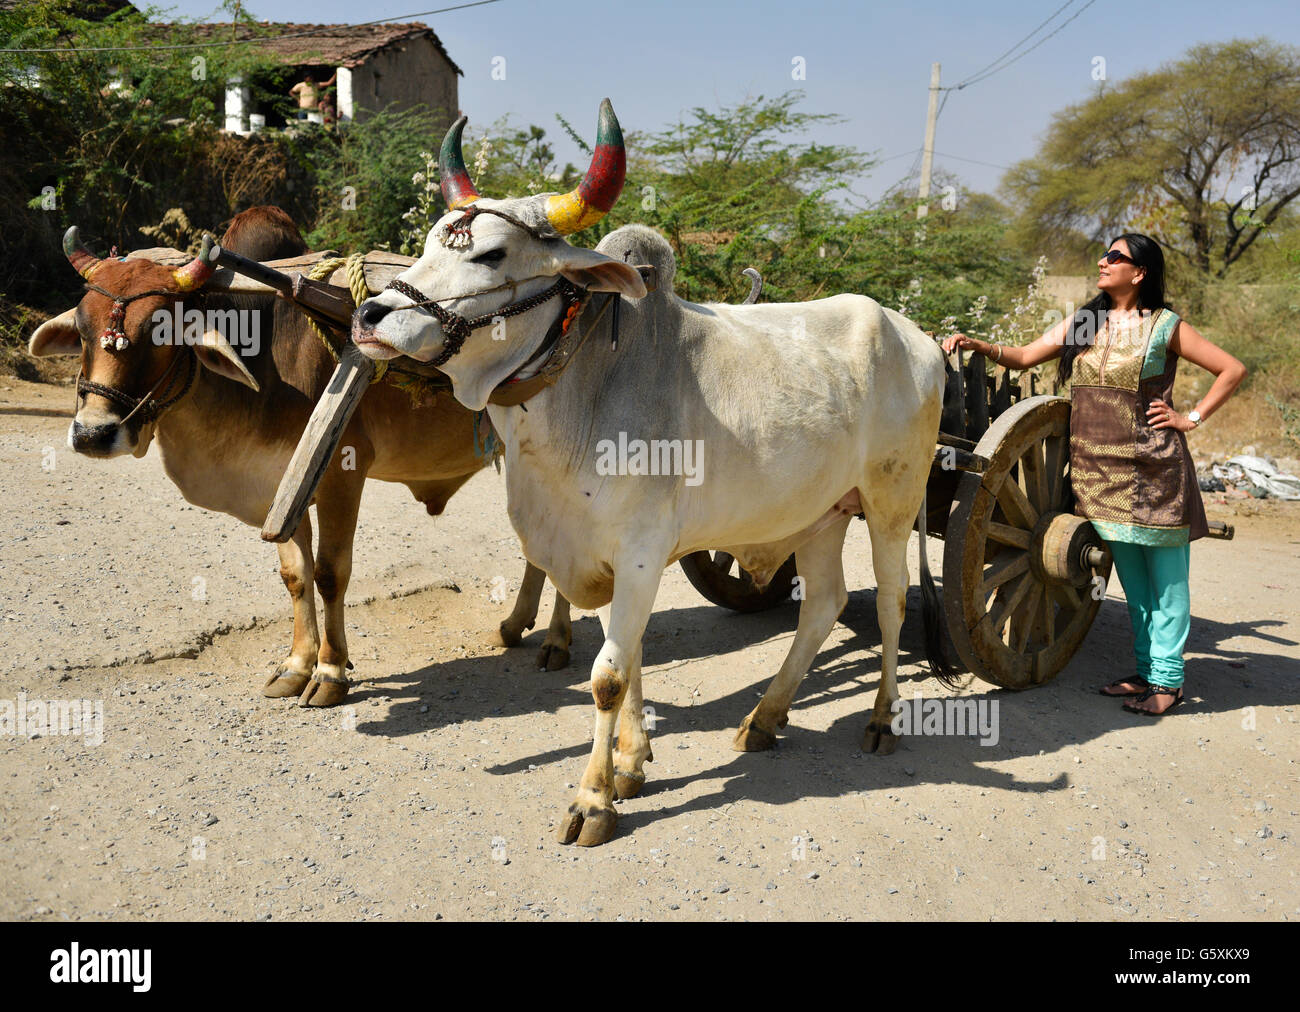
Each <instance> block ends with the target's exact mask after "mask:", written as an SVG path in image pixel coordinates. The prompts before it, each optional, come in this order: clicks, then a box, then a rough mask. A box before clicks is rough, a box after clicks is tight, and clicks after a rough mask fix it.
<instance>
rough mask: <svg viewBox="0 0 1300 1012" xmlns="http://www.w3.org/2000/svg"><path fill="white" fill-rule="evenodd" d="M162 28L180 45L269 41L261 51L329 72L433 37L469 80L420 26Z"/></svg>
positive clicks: (264, 23) (270, 24)
mask: <svg viewBox="0 0 1300 1012" xmlns="http://www.w3.org/2000/svg"><path fill="white" fill-rule="evenodd" d="M160 27H165V28H168V29H170V31H171V33H174V34H175V35H176V36H177V39H176V40H177V41H184V40H186V39H189V40H191V41H194V42H206V41H209V40H211V41H217V40H220V39H223V38H227V39H240V40H244V39H253V38H265V40H266V41H264V42H261V43H259V46H260V47H261V48H262V49H264V50H266V51H268V52H272V53H275V54H277V55H279V56H280V57H282V58H284V59H285V60H287V61H288V62H290V63H296V64H300V65H306V66H325V67H355V66H357V65H358V64H360V63H362V62H364V61H365V59H366V57H368V56H370V55H371V54H372V53H376V52H378V51H379V50H381V49H387V48H388V47H389V46H393V45H396V44H398V43H401V42H405V41H407V40H409V39H418V38H421V37H428V38H429V39H430V40H431V41H432V42H433V44H434V46H436V47H437V49H438V52H440V53H441V54H442V55H443V56H444V57H446V58H447V62H448V63H450V64H451V68H452V70H454V71H455V72H456V73H457V74H460V75H461V76H462V77H463V76H464V71H462V70H461V69H460V67H458V66H456V63H455V61H454V60H452V58H451V57H450V56H449V55H448V53H447V50H446V49H445V48H444V47H443V45H442V42H441V41H440V40H439V38H438V36H437V35H435V34H434V33H433V29H432V28H430V27H429V26H428V25H426V24H421V23H420V22H418V21H412V22H409V23H407V24H386V25H300V24H292V23H286V22H270V21H262V22H259V23H258V25H257V28H256V29H254V28H252V27H250V26H247V25H235V24H231V23H229V22H227V23H214V24H203V25H190V24H176V25H162V26H160Z"/></svg>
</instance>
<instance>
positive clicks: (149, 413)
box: [73, 353, 198, 425]
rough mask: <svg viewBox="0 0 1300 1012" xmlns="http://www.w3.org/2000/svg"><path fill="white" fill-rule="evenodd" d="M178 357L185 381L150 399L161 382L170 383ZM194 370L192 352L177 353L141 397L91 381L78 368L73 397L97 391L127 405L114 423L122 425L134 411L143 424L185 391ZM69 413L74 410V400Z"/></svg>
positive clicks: (152, 418)
mask: <svg viewBox="0 0 1300 1012" xmlns="http://www.w3.org/2000/svg"><path fill="white" fill-rule="evenodd" d="M181 359H184V360H185V363H186V375H185V381H184V382H183V383H182V384H181V388H180V389H179V390H177V391H176V393H175V394H173V395H172V396H170V397H167V398H166V399H164V400H161V401H157V400H154V395H155V394H156V393H158V391H159V390H160V389H162V388H163V384H164V383H166V384H167V385H168V386H170V385H171V383H170V381H171V378H172V374H173V373H174V372H175V370H176V366H177V364H178V363H179V362H180V361H181ZM197 374H198V368H197V367H196V365H195V362H194V356H193V355H183V354H180V353H177V354H175V355H173V356H172V360H171V362H170V363H168V365H167V368H166V369H164V370H163V374H162V375H161V376H160V377H158V382H157V383H155V384H154V385H153V388H152V389H151V390H150V391H149V392H148V393H147V394H145V395H144V396H143V397H132V396H131V395H130V394H128V393H126V392H125V391H123V390H118V389H117V388H116V387H110V386H107V385H106V384H104V383H92V382H91V381H90V380H88V379H86V378H85V377H83V376H82V374H81V370H80V369H78V370H77V392H76V396H75V398H74V400H80V399H81V398H82V397H84V396H85V395H86V394H98V395H99V396H100V397H104V398H106V399H108V400H110V401H112V402H113V403H115V404H120V405H121V406H122V407H124V408H126V409H127V413H126V415H125V416H124V417H123V418H122V419H121V420H120V421H118V423H117V424H118V425H125V424H126V423H127V422H128V421H130V420H131V419H132V418H133V417H135V415H136V414H139V415H140V421H141V423H142V424H147V423H148V422H153V421H157V420H158V418H159V417H160V416H161V415H162V413H163V412H164V411H166V410H167V409H168V408H170V407H171V406H172V405H173V404H175V403H176V402H177V401H179V400H180V399H181V398H182V397H184V396H185V395H186V394H187V393H189V391H190V387H192V386H193V385H194V377H195V376H196V375H197ZM73 413H74V414H75V413H76V412H75V404H74V412H73Z"/></svg>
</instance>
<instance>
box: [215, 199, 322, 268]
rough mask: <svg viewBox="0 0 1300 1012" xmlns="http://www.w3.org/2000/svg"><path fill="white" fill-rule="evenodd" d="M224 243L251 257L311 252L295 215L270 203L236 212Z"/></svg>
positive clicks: (279, 257)
mask: <svg viewBox="0 0 1300 1012" xmlns="http://www.w3.org/2000/svg"><path fill="white" fill-rule="evenodd" d="M221 245H222V247H223V248H225V249H228V250H232V251H234V252H235V253H238V254H239V255H240V256H245V257H248V259H249V260H288V259H289V258H290V257H296V256H299V255H300V254H303V253H306V252H307V243H306V241H305V240H304V239H303V237H302V233H301V232H299V231H298V226H297V225H295V224H294V223H293V219H292V218H290V217H289V216H288V215H287V214H285V213H284V211H282V210H281V209H280V208H278V207H273V206H270V205H265V206H262V207H250V208H249V209H248V210H247V211H241V212H240V213H239V214H237V215H235V217H234V218H233V219H232V220H231V222H230V226H229V227H228V228H227V229H226V234H225V235H223V236H222V237H221Z"/></svg>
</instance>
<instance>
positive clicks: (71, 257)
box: [63, 225, 103, 281]
mask: <svg viewBox="0 0 1300 1012" xmlns="http://www.w3.org/2000/svg"><path fill="white" fill-rule="evenodd" d="M63 255H64V256H65V257H67V258H68V262H69V263H70V264H72V269H73V270H74V271H76V272H77V273H78V274H80V275H81V276H82V277H83V278H85V279H86V280H87V281H89V280H90V275H91V274H93V273H94V272H95V268H97V267H98V266H99V265H100V264H101V263H103V261H102V260H100V259H99V257H97V256H95V254H94V253H92V252H90V250H88V249H86V245H85V243H83V242H82V241H81V235H80V233H79V232H78V231H77V226H76V225H73V226H72V227H71V228H69V229H68V230H67V231H66V232H64V233H63Z"/></svg>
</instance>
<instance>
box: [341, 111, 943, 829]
mask: <svg viewBox="0 0 1300 1012" xmlns="http://www.w3.org/2000/svg"><path fill="white" fill-rule="evenodd" d="M463 126H464V120H463V119H462V120H461V121H459V122H458V123H457V124H456V125H454V126H453V127H452V129H451V131H450V132H449V133H448V136H447V140H446V141H445V142H444V145H443V151H442V180H443V187H444V195H445V196H446V198H447V203H448V206H449V207H450V208H452V209H453V210H452V211H451V212H449V213H448V214H447V215H446V216H445V217H444V218H443V219H441V220H440V222H439V224H438V226H437V227H436V228H435V229H434V230H433V231H432V232H431V233H430V236H429V238H428V241H427V243H426V244H425V249H424V253H423V255H422V256H421V257H420V259H419V260H417V261H416V263H415V264H414V265H413V266H412V267H411V268H410V269H409V270H408V271H407V272H406V273H404V274H403V275H402V276H401V277H400V278H399V279H398V283H395V284H396V288H395V289H391V290H388V291H385V292H382V293H380V294H379V295H377V296H375V297H374V298H372V299H370V300H368V301H367V302H365V303H363V304H362V305H361V306H360V307H358V310H357V313H356V315H355V317H354V319H353V339H354V340H355V341H356V343H357V344H358V345H359V346H360V347H361V348H362V349H363V350H364V351H365V353H366V354H368V355H370V356H371V357H373V358H387V357H392V356H395V355H398V354H403V355H410V356H412V357H414V358H417V359H421V360H424V361H430V360H440V361H442V362H443V366H442V367H443V369H444V370H445V372H446V373H447V375H448V376H450V377H451V380H452V382H453V384H454V388H455V395H456V397H457V399H459V400H460V401H461V402H462V403H463V404H464V405H465V406H466V407H468V408H470V409H471V410H477V409H481V408H483V407H484V406H485V405H486V406H487V408H488V412H489V414H490V415H491V418H492V424H493V425H494V426H495V427H496V430H497V432H498V433H499V434H500V436H501V438H502V439H503V440H504V442H505V446H506V487H507V495H508V501H509V512H510V519H511V521H512V523H513V524H514V527H515V530H516V531H517V532H518V534H519V537H520V539H521V540H522V542H523V547H524V553H525V555H526V556H527V558H528V560H529V561H530V562H532V563H533V564H535V565H537V566H539V567H540V568H542V569H543V570H545V571H546V573H547V574H548V575H549V576H550V578H551V579H552V580H553V581H554V583H555V586H556V587H557V588H558V589H559V590H560V591H561V592H562V593H563V594H564V595H565V596H566V597H567V598H569V600H570V601H572V602H573V603H574V604H576V605H578V606H579V607H580V608H585V609H596V610H598V613H599V615H600V620H601V624H602V626H603V627H604V632H605V642H604V644H603V646H602V648H601V650H600V652H599V654H598V655H597V657H596V660H595V662H594V664H593V667H592V672H591V686H592V695H593V697H594V699H595V704H596V711H597V717H596V731H595V744H594V747H593V749H592V754H591V758H590V760H589V762H588V764H587V768H586V771H585V773H584V774H583V777H582V782H581V784H580V785H579V788H578V791H577V794H576V797H575V798H574V800H573V802H572V804H571V805H570V806H569V807H568V808H567V810H566V811H565V812H564V813H563V816H562V818H561V824H560V827H559V838H560V841H561V842H562V843H571V842H573V841H575V840H576V841H577V842H578V843H579V844H581V845H587V846H591V845H596V844H599V843H603V842H604V841H606V840H608V839H609V838H610V836H611V835H612V834H613V832H614V827H615V823H616V819H617V816H616V813H615V810H614V806H613V800H614V797H615V795H617V796H618V798H620V799H624V798H629V797H632V796H633V795H635V794H637V793H638V792H639V791H640V789H641V787H642V786H643V784H644V782H645V776H644V774H643V772H642V765H643V763H644V762H645V761H646V760H647V759H651V758H652V755H651V750H650V741H649V738H648V736H647V734H646V729H645V727H644V726H643V722H642V695H641V640H642V635H643V633H644V631H645V627H646V623H647V621H648V619H649V617H650V613H651V610H652V609H653V607H654V601H655V594H656V591H657V589H658V586H659V580H660V575H661V574H662V573H663V570H664V568H665V567H666V566H668V565H670V564H671V563H673V562H674V561H676V560H677V559H679V558H681V557H682V556H683V555H686V554H687V553H688V552H694V551H697V550H700V549H705V548H713V549H724V550H725V551H727V552H730V553H731V554H732V555H734V556H735V557H736V558H737V560H738V561H739V563H740V564H741V565H742V566H743V567H744V568H745V569H746V570H748V571H749V572H750V573H751V574H753V576H754V578H755V580H756V582H757V583H759V584H760V585H762V584H764V583H765V582H766V581H767V580H770V579H771V577H772V575H773V573H774V572H775V571H776V569H777V567H779V566H780V564H781V562H782V561H783V560H784V559H786V558H787V557H788V555H789V553H790V552H791V551H794V552H795V553H796V561H797V564H798V570H799V575H800V576H801V577H802V578H803V580H804V581H805V595H806V596H805V599H804V601H803V603H802V605H801V606H800V611H799V624H798V630H797V632H796V634H795V638H794V643H793V645H792V646H791V648H790V652H789V654H788V656H787V657H786V659H785V662H784V663H783V664H782V665H781V668H780V670H779V671H778V672H777V674H776V676H775V678H773V679H772V682H771V684H770V685H769V686H768V688H767V691H766V692H765V693H764V695H763V697H762V700H761V701H760V702H759V704H758V705H757V706H756V707H755V708H754V710H753V711H752V712H751V713H750V714H749V715H748V716H746V717H745V718H744V720H743V722H742V723H741V725H740V729H739V731H738V732H737V734H736V737H735V741H734V747H735V748H737V749H739V750H743V751H750V750H759V749H767V748H771V747H772V746H773V745H774V744H775V743H776V732H777V729H778V728H781V727H784V726H785V724H786V719H787V714H788V711H789V708H790V703H791V700H792V699H793V697H794V694H795V690H796V688H797V687H798V685H799V682H800V681H801V680H802V678H803V676H804V675H805V674H806V672H807V671H808V668H809V666H810V664H811V663H812V661H813V659H814V657H815V655H816V654H817V651H818V650H819V649H820V647H821V645H822V643H823V641H824V640H825V638H826V636H827V635H828V634H829V632H830V630H831V628H832V627H833V626H834V624H835V621H836V619H837V618H838V616H839V614H840V612H841V610H842V609H843V608H844V605H845V603H846V602H847V600H848V594H847V591H846V590H845V586H844V573H843V566H842V560H841V552H842V547H843V542H844V535H845V530H846V529H847V527H848V524H849V519H850V517H851V516H852V515H853V514H855V513H858V512H862V513H864V514H865V515H866V519H867V523H868V526H869V528H870V535H871V548H872V562H873V565H874V568H875V575H876V582H877V588H878V590H877V597H876V607H877V612H878V614H879V619H880V629H881V633H882V638H883V645H882V663H881V680H880V688H879V691H878V693H877V696H876V704H875V709H874V712H873V714H872V716H871V719H870V722H869V723H868V725H867V729H866V734H865V737H864V740H863V748H864V749H866V750H868V751H875V752H878V753H888V752H891V751H893V749H894V747H895V745H896V743H897V739H896V738H895V737H894V735H893V734H892V732H891V729H890V722H891V718H892V713H891V703H893V702H894V701H895V700H896V699H897V698H898V689H897V685H896V681H895V671H896V668H897V660H898V637H899V630H900V627H901V626H902V623H903V614H904V610H905V607H906V594H907V587H908V582H909V578H908V571H907V561H906V547H907V541H908V537H909V534H910V530H911V527H912V525H913V523H914V522H915V521H916V520H917V517H918V512H919V511H920V510H921V508H922V506H923V502H924V495H925V485H926V479H927V476H928V474H929V470H930V464H931V461H932V459H933V456H934V448H935V441H936V437H937V434H938V429H939V413H940V407H941V401H942V396H943V388H944V367H943V359H942V355H941V353H940V350H939V348H938V347H937V346H936V345H935V344H934V342H933V341H931V340H930V339H929V338H927V337H926V335H925V334H923V333H922V332H921V331H920V330H919V329H918V328H917V327H916V326H915V325H914V324H912V323H911V322H909V321H908V320H907V319H906V318H904V317H903V316H901V315H899V314H898V313H895V312H893V311H891V310H888V309H885V308H882V307H881V306H880V305H879V304H878V303H876V302H874V301H872V300H871V299H869V298H865V297H863V296H860V295H839V296H836V297H834V298H828V299H822V300H819V301H816V302H808V303H800V304H786V305H775V304H768V305H746V306H733V305H721V304H707V305H696V304H693V303H689V302H684V301H682V300H681V299H678V298H677V297H675V296H674V294H673V285H672V281H673V272H674V270H675V265H674V260H673V256H672V251H671V248H670V247H669V246H668V244H667V243H666V242H665V241H664V240H663V239H662V238H661V237H660V236H659V235H658V234H657V233H655V232H654V231H652V230H650V229H648V228H645V227H642V226H637V225H630V226H626V227H624V228H621V229H618V230H617V231H615V232H613V233H611V234H610V235H608V236H606V237H605V239H604V240H603V241H602V242H601V243H600V245H599V246H598V248H597V250H596V251H594V252H593V251H590V250H584V249H577V248H574V247H572V246H570V245H569V244H568V243H567V242H565V241H564V239H563V238H561V235H562V234H568V233H569V232H572V231H575V230H576V229H577V228H581V227H586V225H588V224H590V223H591V222H592V221H594V220H596V219H597V218H599V216H600V214H601V213H603V212H604V211H607V210H608V209H609V207H610V206H612V204H613V200H614V199H615V198H616V197H617V194H618V191H619V189H621V187H622V181H623V179H622V175H623V153H622V138H621V135H620V134H619V132H618V123H617V120H616V119H615V118H614V115H613V110H612V109H611V108H610V106H609V103H608V100H606V102H605V103H604V104H603V105H602V106H601V129H600V138H599V142H598V146H597V149H596V154H595V157H594V159H593V166H592V168H591V169H590V170H589V171H588V174H587V177H586V179H585V180H584V181H583V184H582V185H581V186H580V187H579V188H578V189H577V190H575V191H573V192H572V193H570V194H566V195H559V196H557V195H550V196H547V195H540V196H530V197H524V198H519V199H512V200H490V199H487V198H482V197H479V196H478V194H477V193H475V192H474V190H473V186H472V184H471V183H470V182H469V178H468V175H467V174H466V173H465V171H464V163H463V160H462V158H461V154H460V135H461V131H462V130H463ZM611 194H612V195H611ZM471 206H472V207H474V208H477V212H476V213H473V214H471V215H470V216H469V217H468V218H467V217H466V209H467V208H470V207H471ZM629 263H649V264H652V265H653V266H654V267H655V268H656V269H657V275H658V287H657V289H656V290H655V291H654V292H652V293H650V294H647V290H646V286H645V285H644V283H643V280H642V276H641V274H640V273H638V271H637V270H636V269H634V268H633V267H632V266H629ZM558 277H563V278H566V279H568V280H569V281H570V282H573V283H574V284H576V285H579V286H581V287H582V288H584V289H586V290H588V291H590V292H615V293H618V295H620V296H626V297H627V299H629V300H636V301H634V302H631V301H627V302H624V303H623V305H622V309H621V323H620V331H619V339H618V343H617V348H615V347H613V342H612V341H611V335H610V331H609V328H610V326H611V322H610V315H611V314H609V313H606V314H605V316H604V317H603V318H602V319H601V320H600V322H599V325H598V326H597V329H596V330H595V331H594V332H593V335H592V337H591V338H590V340H588V341H587V342H586V343H585V344H583V345H582V346H581V348H579V349H577V351H576V354H574V355H573V357H572V359H571V360H570V361H571V364H570V365H569V366H568V367H567V370H566V371H565V372H564V373H563V376H562V378H561V379H560V380H559V381H558V382H557V383H555V385H553V386H549V387H547V388H546V389H544V390H543V391H542V392H541V393H539V394H537V395H536V396H535V397H533V398H532V399H531V400H529V401H528V402H527V405H526V410H525V409H524V408H523V407H518V406H501V405H498V404H489V396H490V395H492V393H493V390H494V389H495V388H497V387H498V386H499V385H501V384H502V383H503V382H505V381H508V380H509V381H515V380H518V379H519V378H520V377H521V376H527V375H529V374H532V373H534V372H536V370H537V368H538V367H539V362H541V361H543V360H542V359H538V360H536V361H530V360H532V359H533V356H534V355H535V353H536V352H537V351H538V349H539V348H540V347H541V346H542V345H543V343H544V342H545V341H546V340H547V339H548V335H550V336H553V333H554V332H553V331H552V330H551V328H552V327H553V325H554V324H555V323H556V321H557V308H559V309H561V310H562V309H563V307H562V306H560V305H559V303H558V302H557V300H556V299H550V300H548V301H546V302H543V303H540V304H538V303H537V301H536V300H534V301H532V302H528V303H525V304H524V308H523V310H522V311H519V312H518V315H513V308H514V307H516V306H517V304H518V303H519V302H520V301H521V300H524V299H528V298H529V297H531V296H534V295H538V294H539V293H542V292H545V291H546V290H547V289H548V288H549V287H550V286H552V285H554V284H555V282H556V281H557V278H558ZM403 293H405V294H403ZM432 300H438V301H439V302H440V303H444V304H445V305H443V306H440V307H432V306H430V304H429V303H430V302H432ZM596 301H598V302H599V301H602V300H601V299H597V300H596ZM593 308H594V307H593ZM449 311H450V312H449ZM593 315H594V314H593V311H592V309H587V310H584V311H583V316H581V317H580V318H579V323H578V326H579V327H581V326H583V322H584V321H587V323H588V325H590V321H591V320H592V317H593ZM480 317H481V318H482V319H477V318H480ZM494 317H495V319H494ZM470 318H475V319H473V320H472V321H470ZM467 321H468V322H471V326H469V327H466V326H465V323H466V322H467ZM565 340H566V339H563V338H562V339H561V342H562V343H563V342H564V341H565ZM462 342H463V344H462ZM565 347H567V349H572V347H573V342H572V340H569V343H568V344H567V346H565ZM521 367H524V368H521ZM620 437H622V438H623V439H625V440H644V441H645V443H646V444H647V445H653V444H652V443H651V441H653V440H681V441H683V442H684V441H687V440H690V441H696V440H698V441H699V442H698V443H697V444H695V445H697V446H702V447H703V449H704V455H703V458H702V464H703V471H702V477H703V480H699V477H698V476H696V477H695V478H688V477H687V476H686V475H681V474H679V475H662V474H660V475H647V474H644V473H638V474H615V475H610V474H608V471H609V467H608V466H607V465H608V457H609V447H610V445H611V443H612V444H613V445H618V444H619V440H620ZM605 441H611V442H605ZM697 462H698V461H697ZM921 558H922V582H923V590H928V593H923V600H925V602H926V604H927V606H928V607H929V608H933V607H934V606H935V604H936V602H935V600H934V594H933V584H932V583H931V582H930V581H929V574H928V572H927V571H926V565H925V552H924V546H923V547H922V553H921ZM930 618H931V616H927V619H930ZM927 627H928V632H929V635H928V636H927V639H928V640H929V641H930V642H929V643H927V652H928V653H930V655H931V663H932V665H935V666H936V670H937V671H938V672H939V673H940V674H941V676H947V675H948V672H947V670H946V668H944V666H943V662H942V660H941V659H939V658H938V657H937V650H935V647H937V629H938V621H937V615H934V616H933V622H931V621H927ZM616 719H617V729H618V742H617V746H616V747H612V746H611V738H612V736H613V732H614V729H615V721H616Z"/></svg>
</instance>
